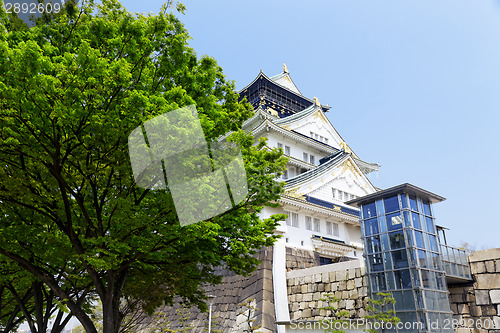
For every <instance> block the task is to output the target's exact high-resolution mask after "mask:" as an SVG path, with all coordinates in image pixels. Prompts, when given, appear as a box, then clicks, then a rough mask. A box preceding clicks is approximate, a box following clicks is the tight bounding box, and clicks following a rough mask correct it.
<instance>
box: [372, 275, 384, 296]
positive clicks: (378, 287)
mask: <svg viewBox="0 0 500 333" xmlns="http://www.w3.org/2000/svg"><path fill="white" fill-rule="evenodd" d="M370 280H371V285H372V290H373V291H374V292H377V291H385V290H387V286H386V283H385V273H375V274H371V275H370Z"/></svg>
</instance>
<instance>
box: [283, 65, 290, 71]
mask: <svg viewBox="0 0 500 333" xmlns="http://www.w3.org/2000/svg"><path fill="white" fill-rule="evenodd" d="M283 72H284V73H289V72H288V67H286V64H285V63H283Z"/></svg>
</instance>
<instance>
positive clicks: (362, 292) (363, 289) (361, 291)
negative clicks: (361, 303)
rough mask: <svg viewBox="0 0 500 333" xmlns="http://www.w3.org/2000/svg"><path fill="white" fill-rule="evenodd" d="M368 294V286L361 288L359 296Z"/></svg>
mask: <svg viewBox="0 0 500 333" xmlns="http://www.w3.org/2000/svg"><path fill="white" fill-rule="evenodd" d="M366 296H368V288H366V287H362V288H359V297H366Z"/></svg>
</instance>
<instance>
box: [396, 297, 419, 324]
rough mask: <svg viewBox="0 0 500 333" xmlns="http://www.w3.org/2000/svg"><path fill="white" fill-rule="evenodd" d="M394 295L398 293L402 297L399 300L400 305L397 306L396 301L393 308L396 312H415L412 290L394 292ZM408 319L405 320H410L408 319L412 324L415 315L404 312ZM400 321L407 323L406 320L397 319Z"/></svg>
mask: <svg viewBox="0 0 500 333" xmlns="http://www.w3.org/2000/svg"><path fill="white" fill-rule="evenodd" d="M394 293H398V294H400V295H401V296H402V299H401V300H400V305H398V302H397V301H396V304H395V306H394V307H395V308H396V311H398V310H406V311H408V310H415V295H414V294H413V291H412V290H406V291H396V292H394ZM406 314H407V315H408V317H406V318H411V319H409V321H410V322H414V321H415V320H416V314H415V313H412V312H410V313H408V312H406ZM399 319H401V320H402V321H408V319H406V320H403V319H402V318H399Z"/></svg>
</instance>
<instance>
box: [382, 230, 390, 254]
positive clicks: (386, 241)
mask: <svg viewBox="0 0 500 333" xmlns="http://www.w3.org/2000/svg"><path fill="white" fill-rule="evenodd" d="M381 236H382V251H385V252H386V251H389V250H390V248H389V236H388V235H387V234H382V235H381Z"/></svg>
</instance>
